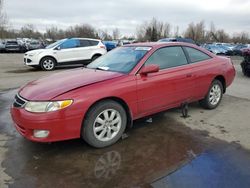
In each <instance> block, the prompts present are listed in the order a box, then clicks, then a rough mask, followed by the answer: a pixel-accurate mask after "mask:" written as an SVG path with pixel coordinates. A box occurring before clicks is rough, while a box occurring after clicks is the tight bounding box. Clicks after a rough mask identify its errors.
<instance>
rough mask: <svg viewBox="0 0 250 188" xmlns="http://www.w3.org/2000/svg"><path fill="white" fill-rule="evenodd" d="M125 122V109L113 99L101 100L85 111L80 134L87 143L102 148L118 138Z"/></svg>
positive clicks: (124, 126)
mask: <svg viewBox="0 0 250 188" xmlns="http://www.w3.org/2000/svg"><path fill="white" fill-rule="evenodd" d="M126 124H127V115H126V111H125V110H124V108H123V107H122V106H121V105H120V104H119V103H117V102H115V101H113V100H106V101H102V102H99V103H97V104H96V105H94V106H93V107H92V108H91V109H90V110H89V112H88V113H87V115H86V117H85V120H84V123H83V129H82V136H83V139H84V140H85V141H86V142H87V143H88V144H89V145H91V146H94V147H96V148H103V147H106V146H110V145H112V144H114V143H115V142H117V141H118V140H119V138H120V137H121V136H122V134H123V132H124V130H125V128H126Z"/></svg>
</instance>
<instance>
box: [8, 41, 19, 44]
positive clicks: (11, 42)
mask: <svg viewBox="0 0 250 188" xmlns="http://www.w3.org/2000/svg"><path fill="white" fill-rule="evenodd" d="M7 44H14V45H17V42H16V41H7Z"/></svg>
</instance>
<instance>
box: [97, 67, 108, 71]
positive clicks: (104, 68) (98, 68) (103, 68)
mask: <svg viewBox="0 0 250 188" xmlns="http://www.w3.org/2000/svg"><path fill="white" fill-rule="evenodd" d="M95 69H96V70H104V71H107V70H109V67H96V68H95Z"/></svg>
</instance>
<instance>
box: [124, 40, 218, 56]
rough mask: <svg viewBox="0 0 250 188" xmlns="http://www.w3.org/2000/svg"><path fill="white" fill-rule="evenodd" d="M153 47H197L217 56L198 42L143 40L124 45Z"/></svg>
mask: <svg viewBox="0 0 250 188" xmlns="http://www.w3.org/2000/svg"><path fill="white" fill-rule="evenodd" d="M129 46H131V47H152V48H154V49H158V48H162V47H167V46H188V47H193V48H195V49H198V50H200V51H202V52H204V53H206V54H208V55H209V56H211V57H215V55H214V54H213V53H211V52H209V51H208V50H206V49H204V48H201V47H199V46H197V45H196V44H191V43H187V42H142V43H133V44H127V45H124V47H129Z"/></svg>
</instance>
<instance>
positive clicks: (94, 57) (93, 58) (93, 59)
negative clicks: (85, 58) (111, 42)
mask: <svg viewBox="0 0 250 188" xmlns="http://www.w3.org/2000/svg"><path fill="white" fill-rule="evenodd" d="M99 57H101V55H94V56H93V57H92V58H91V62H93V61H95V60H96V59H97V58H99Z"/></svg>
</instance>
